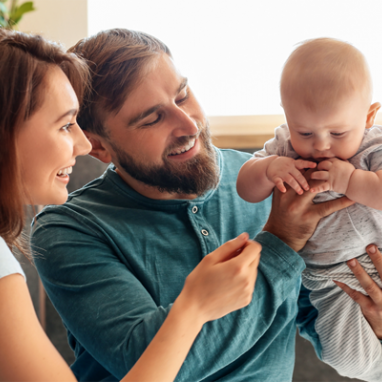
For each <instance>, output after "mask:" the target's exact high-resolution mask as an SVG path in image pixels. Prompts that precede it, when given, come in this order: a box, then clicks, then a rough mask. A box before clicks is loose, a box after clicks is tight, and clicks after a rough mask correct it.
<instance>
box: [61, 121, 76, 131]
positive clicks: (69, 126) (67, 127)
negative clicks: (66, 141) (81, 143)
mask: <svg viewBox="0 0 382 382" xmlns="http://www.w3.org/2000/svg"><path fill="white" fill-rule="evenodd" d="M75 124H76V123H75V122H73V123H67V124H66V125H65V126H62V127H61V128H60V130H64V131H68V132H69V131H70V128H71V127H72V126H73V125H75Z"/></svg>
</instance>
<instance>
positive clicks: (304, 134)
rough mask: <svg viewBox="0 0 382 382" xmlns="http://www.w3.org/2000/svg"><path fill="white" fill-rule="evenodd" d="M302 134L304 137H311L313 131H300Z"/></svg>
mask: <svg viewBox="0 0 382 382" xmlns="http://www.w3.org/2000/svg"><path fill="white" fill-rule="evenodd" d="M299 134H300V135H302V136H303V137H310V136H311V135H312V133H299Z"/></svg>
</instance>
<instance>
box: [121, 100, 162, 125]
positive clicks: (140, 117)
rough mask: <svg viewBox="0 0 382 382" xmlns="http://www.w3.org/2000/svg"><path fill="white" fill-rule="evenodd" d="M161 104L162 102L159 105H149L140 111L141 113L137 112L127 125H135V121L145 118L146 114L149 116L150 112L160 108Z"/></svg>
mask: <svg viewBox="0 0 382 382" xmlns="http://www.w3.org/2000/svg"><path fill="white" fill-rule="evenodd" d="M162 106H163V105H162V104H159V105H155V106H153V107H150V109H147V110H145V111H142V113H139V114H137V115H136V116H135V117H133V118H131V119H130V121H129V123H128V124H127V125H128V126H132V125H135V124H136V123H138V122H139V121H140V120H142V119H144V118H146V117H147V116H149V115H150V114H152V113H155V112H156V111H157V110H158V109H160V108H161V107H162Z"/></svg>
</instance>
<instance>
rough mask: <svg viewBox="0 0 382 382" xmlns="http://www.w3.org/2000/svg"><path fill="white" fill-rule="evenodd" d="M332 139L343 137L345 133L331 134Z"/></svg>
mask: <svg viewBox="0 0 382 382" xmlns="http://www.w3.org/2000/svg"><path fill="white" fill-rule="evenodd" d="M331 134H332V135H333V136H334V137H340V136H341V135H344V134H345V132H342V133H331Z"/></svg>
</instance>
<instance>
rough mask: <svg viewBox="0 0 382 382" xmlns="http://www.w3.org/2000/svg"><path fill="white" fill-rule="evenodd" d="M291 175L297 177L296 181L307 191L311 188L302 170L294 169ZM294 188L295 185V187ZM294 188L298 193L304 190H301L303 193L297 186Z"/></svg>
mask: <svg viewBox="0 0 382 382" xmlns="http://www.w3.org/2000/svg"><path fill="white" fill-rule="evenodd" d="M291 175H292V176H293V177H294V178H295V179H296V181H297V182H298V183H299V184H300V185H301V187H302V188H303V189H304V190H305V191H308V190H309V184H308V181H307V180H306V179H305V177H304V175H302V174H301V172H300V171H299V170H296V169H295V170H293V171H292V172H291ZM293 188H294V187H293ZM294 190H295V191H296V192H297V193H298V194H300V195H301V194H302V190H301V188H300V190H301V193H300V192H298V191H297V190H296V189H295V188H294Z"/></svg>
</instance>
